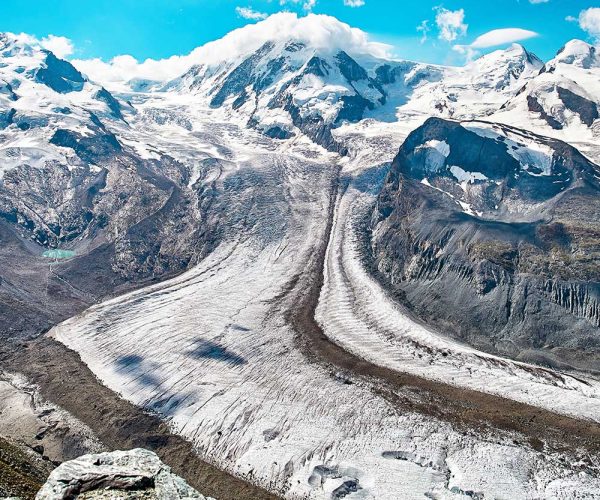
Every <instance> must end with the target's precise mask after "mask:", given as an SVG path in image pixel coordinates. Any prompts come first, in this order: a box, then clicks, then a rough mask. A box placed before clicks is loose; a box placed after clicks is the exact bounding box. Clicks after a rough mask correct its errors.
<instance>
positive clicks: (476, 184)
mask: <svg viewBox="0 0 600 500" xmlns="http://www.w3.org/2000/svg"><path fill="white" fill-rule="evenodd" d="M599 179H600V169H599V168H598V166H596V165H594V164H593V163H591V162H590V161H588V160H587V159H586V158H585V157H583V156H582V155H581V154H580V153H579V152H578V151H577V150H576V149H575V148H573V147H571V146H569V145H567V144H565V143H562V142H560V141H557V140H553V139H548V138H544V137H540V136H536V135H534V134H532V133H529V132H525V131H520V130H518V129H514V128H511V127H506V126H500V125H495V124H492V123H487V122H462V123H459V122H450V121H446V120H442V119H438V118H432V119H429V120H428V121H427V122H426V123H425V124H424V125H423V126H422V127H420V128H418V129H417V130H415V131H414V132H413V133H411V134H410V135H409V137H408V138H407V139H406V141H405V143H404V144H403V145H402V147H401V149H400V151H399V153H398V155H397V157H396V158H395V160H394V163H393V165H392V167H391V170H390V172H389V175H388V177H387V179H386V182H385V185H384V187H383V190H382V192H381V193H380V195H379V197H378V201H377V206H376V209H375V212H374V214H373V222H372V241H371V247H372V252H373V255H372V256H373V259H374V264H375V267H376V270H377V272H378V273H379V274H380V276H381V277H382V278H383V280H384V281H386V282H387V283H388V284H389V285H390V286H391V287H392V288H393V289H394V290H395V291H396V292H397V294H398V295H399V296H400V297H401V298H402V300H403V301H404V302H405V304H407V305H408V306H409V307H410V308H412V309H413V310H414V311H415V312H416V313H418V314H419V315H420V316H421V317H422V318H423V319H425V320H426V321H428V322H431V323H432V324H434V325H436V326H437V327H439V328H440V329H441V330H442V331H444V332H450V333H451V334H453V335H454V336H456V337H459V338H461V339H464V340H466V341H468V342H469V343H471V344H474V345H476V346H477V347H479V348H483V349H486V350H489V351H492V352H499V353H502V354H506V355H510V356H513V357H517V358H520V359H523V360H529V361H537V362H541V363H547V364H550V365H558V366H561V364H562V363H567V364H569V365H572V366H577V367H579V368H587V369H597V367H598V360H599V359H600V334H599V329H598V327H599V326H600V253H599V252H600V226H599V224H598V220H600V197H599V194H600V183H599Z"/></svg>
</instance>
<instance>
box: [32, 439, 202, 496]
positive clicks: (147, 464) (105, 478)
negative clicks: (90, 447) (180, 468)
mask: <svg viewBox="0 0 600 500" xmlns="http://www.w3.org/2000/svg"><path fill="white" fill-rule="evenodd" d="M75 498H77V499H81V500H82V499H86V500H90V499H102V498H106V499H108V498H110V499H124V498H128V499H131V498H136V499H148V500H150V499H157V500H177V499H181V500H183V499H192V498H193V499H201V500H212V499H210V498H208V497H204V496H202V495H201V494H200V493H198V492H197V491H196V490H195V489H193V488H192V487H191V486H190V485H188V484H187V483H186V482H185V480H183V479H182V478H181V477H179V476H177V475H175V474H173V473H172V472H171V468H170V467H168V466H167V465H165V464H163V463H162V462H161V461H160V459H159V458H158V456H157V455H156V454H155V453H153V452H151V451H148V450H144V449H142V448H136V449H134V450H129V451H113V452H110V453H98V454H92V455H83V456H81V457H79V458H77V459H75V460H70V461H68V462H65V463H63V464H61V465H60V466H58V467H57V468H56V469H55V470H54V471H53V472H52V473H51V474H50V477H49V478H48V481H46V483H45V484H44V486H43V487H42V489H41V490H40V491H39V492H38V494H37V496H36V500H71V499H75Z"/></svg>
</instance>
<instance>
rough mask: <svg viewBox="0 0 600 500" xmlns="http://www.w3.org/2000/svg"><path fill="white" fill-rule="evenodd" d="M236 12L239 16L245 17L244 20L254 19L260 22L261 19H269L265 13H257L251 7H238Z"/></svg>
mask: <svg viewBox="0 0 600 500" xmlns="http://www.w3.org/2000/svg"><path fill="white" fill-rule="evenodd" d="M235 11H236V13H237V15H238V16H240V17H243V18H244V19H252V20H255V21H259V20H261V19H266V18H267V17H269V16H268V15H267V14H265V13H264V12H257V11H255V10H253V9H252V8H251V7H236V8H235Z"/></svg>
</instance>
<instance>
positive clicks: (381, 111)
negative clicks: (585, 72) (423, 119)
mask: <svg viewBox="0 0 600 500" xmlns="http://www.w3.org/2000/svg"><path fill="white" fill-rule="evenodd" d="M542 66H543V63H542V62H541V61H540V60H539V59H538V58H537V57H536V56H534V55H533V54H530V53H529V52H527V51H526V50H525V49H524V48H523V47H521V46H520V45H513V46H511V47H510V48H509V49H507V50H501V51H496V52H494V53H492V54H488V55H486V56H484V57H482V58H481V59H478V60H476V61H474V62H472V63H470V64H468V65H467V66H465V67H463V68H450V67H441V66H436V65H430V64H421V63H415V62H411V61H394V60H386V59H381V58H376V57H374V56H371V55H364V54H362V55H361V54H358V55H356V54H349V53H348V52H346V51H344V50H339V49H333V50H331V49H322V48H315V47H313V46H311V45H309V44H308V42H306V41H304V40H301V39H291V38H290V39H287V40H281V41H278V42H271V41H266V42H265V43H264V44H263V45H262V46H261V47H260V48H259V49H258V50H256V51H255V52H253V53H251V54H246V53H244V54H243V55H240V56H238V57H236V58H234V59H233V60H231V59H230V60H227V61H220V62H217V63H214V62H212V63H211V64H199V65H195V66H194V67H192V68H191V69H190V70H189V71H188V72H187V73H185V74H184V75H183V76H181V77H179V78H177V79H175V80H173V81H171V82H169V83H167V84H166V85H165V86H164V87H163V90H164V91H177V92H186V93H191V94H193V95H194V96H196V98H201V99H202V98H204V99H208V100H209V102H210V105H211V106H212V107H223V108H226V109H228V110H231V111H233V112H236V113H237V114H239V115H241V116H244V117H245V118H246V119H247V120H248V125H249V126H251V127H255V128H257V129H259V130H262V131H263V132H264V133H266V134H267V135H269V136H271V137H275V138H279V139H287V138H290V137H293V136H295V135H297V134H305V135H307V136H308V137H310V138H311V139H312V140H313V141H315V142H316V143H317V144H320V145H322V146H324V147H326V148H327V149H331V150H334V151H338V152H341V153H344V154H345V153H346V152H347V149H346V148H345V147H344V146H342V145H340V144H339V143H338V142H337V141H336V140H335V138H334V134H332V130H333V129H335V128H336V127H338V126H339V125H340V124H342V123H345V122H358V121H360V120H361V119H363V118H366V117H369V118H374V119H376V120H384V121H395V120H398V119H399V117H401V116H407V115H408V116H411V115H421V116H425V115H431V114H434V115H440V116H446V117H454V118H469V117H482V116H486V115H489V114H491V113H493V112H494V111H496V110H498V108H499V107H500V106H501V105H502V104H503V103H504V102H506V101H507V100H508V99H510V97H512V96H513V95H514V94H515V93H516V91H517V90H518V89H520V88H521V87H522V86H523V85H524V84H525V83H526V82H527V81H528V80H529V79H530V78H532V77H533V76H534V75H535V74H536V73H537V72H539V70H540V69H541V67H542ZM134 85H137V82H135V83H134Z"/></svg>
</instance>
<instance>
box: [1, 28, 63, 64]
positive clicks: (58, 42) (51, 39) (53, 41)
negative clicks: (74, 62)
mask: <svg viewBox="0 0 600 500" xmlns="http://www.w3.org/2000/svg"><path fill="white" fill-rule="evenodd" d="M7 34H8V35H10V36H11V37H13V38H14V39H15V40H16V41H18V42H19V43H24V44H27V45H31V46H32V47H39V48H42V49H46V50H50V51H51V52H53V53H54V55H56V57H58V58H61V59H64V58H65V57H68V56H70V55H71V54H73V51H74V47H73V43H72V42H71V40H69V39H68V38H66V37H64V36H56V35H48V36H46V37H44V38H36V37H35V36H33V35H28V34H27V33H20V34H15V33H7Z"/></svg>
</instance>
